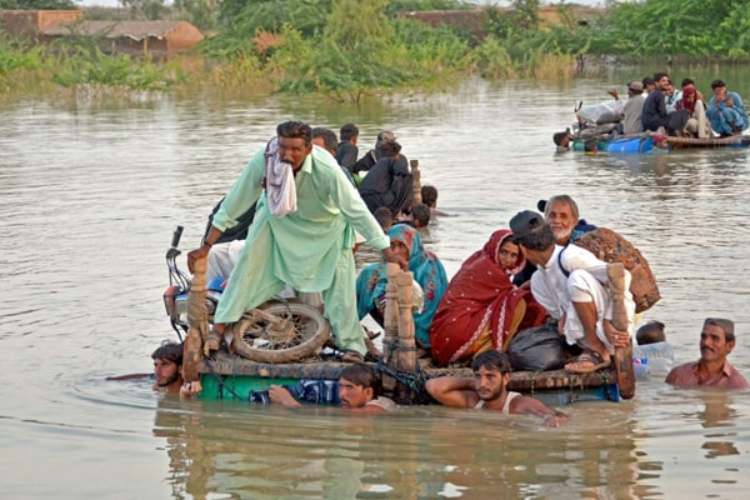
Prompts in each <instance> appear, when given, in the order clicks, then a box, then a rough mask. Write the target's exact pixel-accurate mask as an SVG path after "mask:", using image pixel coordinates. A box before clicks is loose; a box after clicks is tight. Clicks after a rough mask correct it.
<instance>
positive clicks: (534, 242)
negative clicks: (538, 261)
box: [514, 224, 555, 252]
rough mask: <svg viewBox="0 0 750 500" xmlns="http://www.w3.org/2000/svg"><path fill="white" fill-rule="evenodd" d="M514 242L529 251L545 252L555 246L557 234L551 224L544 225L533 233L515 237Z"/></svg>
mask: <svg viewBox="0 0 750 500" xmlns="http://www.w3.org/2000/svg"><path fill="white" fill-rule="evenodd" d="M514 241H515V242H516V243H518V244H519V245H523V246H524V247H526V248H527V249H528V250H534V251H536V252H544V251H545V250H549V248H550V247H553V246H554V245H555V234H554V233H553V232H552V228H551V227H549V224H543V225H542V226H540V227H539V228H537V229H535V230H533V231H529V232H528V233H526V234H523V235H521V236H518V237H515V238H514Z"/></svg>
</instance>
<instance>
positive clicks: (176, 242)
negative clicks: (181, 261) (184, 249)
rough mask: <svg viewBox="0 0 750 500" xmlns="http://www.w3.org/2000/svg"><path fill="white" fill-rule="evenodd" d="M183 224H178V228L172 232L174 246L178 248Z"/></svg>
mask: <svg viewBox="0 0 750 500" xmlns="http://www.w3.org/2000/svg"><path fill="white" fill-rule="evenodd" d="M182 230H183V227H182V226H177V228H176V229H175V230H174V233H172V248H177V245H179V244H180V238H181V237H182Z"/></svg>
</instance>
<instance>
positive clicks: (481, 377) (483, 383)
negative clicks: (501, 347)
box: [425, 350, 568, 427]
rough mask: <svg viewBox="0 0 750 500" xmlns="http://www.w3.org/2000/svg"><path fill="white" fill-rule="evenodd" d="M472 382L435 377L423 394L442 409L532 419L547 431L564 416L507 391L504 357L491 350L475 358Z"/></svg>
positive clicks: (426, 385) (508, 376)
mask: <svg viewBox="0 0 750 500" xmlns="http://www.w3.org/2000/svg"><path fill="white" fill-rule="evenodd" d="M471 369H472V370H473V371H474V377H473V378H465V377H453V376H446V377H438V378H433V379H430V380H428V381H427V383H426V384H425V388H426V389H427V392H428V393H429V394H430V396H432V397H433V398H435V399H436V400H438V401H439V402H440V403H441V404H443V405H445V406H450V407H453V408H475V409H484V410H491V411H496V412H500V413H502V414H503V415H510V414H517V415H536V416H538V417H542V418H543V419H544V423H545V425H547V426H548V427H559V426H560V425H561V424H563V423H564V422H565V421H566V420H567V418H568V417H567V415H565V414H564V413H562V412H559V411H556V410H553V409H552V408H550V407H548V406H547V405H545V404H544V403H542V402H541V401H539V400H538V399H534V398H531V397H528V396H522V395H521V394H520V393H518V392H512V391H508V382H510V373H511V366H510V361H509V360H508V356H507V355H506V354H504V353H500V352H498V351H495V350H489V351H485V352H483V353H481V354H479V355H478V356H477V357H476V358H474V361H473V362H472V364H471Z"/></svg>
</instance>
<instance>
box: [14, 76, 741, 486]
mask: <svg viewBox="0 0 750 500" xmlns="http://www.w3.org/2000/svg"><path fill="white" fill-rule="evenodd" d="M732 71H735V70H732ZM635 74H640V73H633V74H625V73H623V74H613V75H610V76H609V77H608V79H609V80H610V81H612V82H614V81H625V80H626V79H629V78H631V77H633V76H634V75H635ZM732 75H735V73H730V76H732ZM737 75H740V76H748V75H750V73H747V72H746V71H745V72H744V73H743V72H739V73H737ZM680 76H682V75H680ZM701 76H702V77H703V79H704V80H708V79H710V75H709V72H705V73H701V74H699V77H701ZM735 76H736V75H735ZM727 79H729V78H727ZM736 79H737V78H735V80H736ZM742 81H747V79H744V80H742ZM604 87H606V84H605V83H604V82H602V81H600V80H579V81H575V82H573V83H571V84H569V85H556V84H555V85H548V84H531V83H523V82H514V83H507V84H497V85H490V84H487V83H485V82H482V81H476V80H473V81H468V82H465V83H463V84H461V85H460V86H458V87H456V88H454V89H451V90H449V91H445V92H441V93H436V94H431V95H421V94H417V93H414V94H405V95H399V96H395V97H390V98H386V99H383V100H381V101H378V102H377V103H369V104H366V105H364V106H361V107H359V108H356V107H352V106H341V105H337V104H335V103H331V102H328V101H326V100H325V99H322V98H313V97H306V98H290V97H278V98H269V99H264V100H261V101H257V100H256V101H254V100H218V99H215V98H210V97H200V98H199V97H192V98H187V97H183V98H170V97H161V98H156V99H153V98H145V99H143V100H140V101H137V102H135V103H127V104H123V103H98V104H92V103H89V102H83V101H79V102H75V103H60V102H54V101H52V100H46V99H31V98H28V99H18V100H16V101H15V102H10V103H8V102H6V103H4V104H3V105H2V106H1V107H0V232H1V233H2V235H3V237H2V238H0V272H1V274H2V285H3V286H2V288H1V289H0V304H2V306H0V325H1V326H0V353H2V354H0V359H1V360H2V362H1V365H2V368H3V370H2V372H3V379H4V380H3V383H2V384H1V385H0V401H2V403H1V404H0V448H1V449H2V453H0V497H2V498H82V497H90V498H118V499H119V498H167V497H170V496H171V497H175V498H191V497H192V498H279V497H284V498H296V497H321V496H322V497H327V498H353V497H361V498H435V497H441V496H442V497H449V498H451V497H466V498H479V497H492V498H511V497H524V498H537V497H553V496H554V497H557V498H580V497H586V498H630V497H639V498H640V497H667V498H705V497H709V498H747V495H748V491H750V480H749V479H748V477H749V476H750V394H748V393H747V392H745V393H734V394H724V393H715V392H702V391H675V390H673V389H671V388H669V387H667V386H665V385H664V384H663V383H662V380H661V378H653V379H651V380H648V381H645V382H642V383H640V384H639V385H638V394H637V397H636V398H635V399H634V400H633V401H629V402H625V403H621V404H613V403H581V404H576V405H572V406H569V407H567V408H565V411H567V412H568V413H569V414H570V415H571V422H570V424H569V425H567V426H566V427H564V428H562V429H545V428H543V427H542V426H541V423H540V422H539V421H538V420H535V419H533V418H522V417H513V418H504V417H501V416H497V415H489V414H486V413H478V412H476V413H475V412H461V411H453V410H448V409H444V408H438V407H429V408H426V407H422V408H404V409H401V410H400V411H398V412H397V413H396V414H395V415H392V416H390V415H389V416H385V417H376V418H359V417H352V416H347V415H345V414H343V413H342V412H341V411H338V410H337V409H330V408H305V409H304V410H298V411H288V410H286V409H279V408H257V407H256V408H250V407H248V406H247V405H244V404H239V403H220V402H200V401H191V402H180V401H178V400H175V399H173V398H169V397H166V398H162V397H157V396H156V395H154V393H153V392H152V391H151V389H150V387H149V384H148V383H144V382H138V381H135V382H119V383H114V382H105V381H104V377H105V376H107V375H113V374H122V373H130V372H138V371H148V370H149V369H150V359H149V354H150V352H151V351H152V350H153V349H154V348H155V346H156V345H158V343H159V342H160V341H161V340H163V339H165V338H171V337H172V334H171V333H170V330H169V326H168V324H167V320H166V317H165V315H164V311H163V307H162V304H161V293H162V290H163V288H164V286H165V283H166V280H167V274H166V269H165V266H164V261H163V255H164V251H165V250H166V248H167V246H168V244H169V240H170V237H171V232H172V230H173V228H174V226H175V225H177V224H183V225H185V227H186V229H185V234H184V236H183V247H189V246H191V245H192V244H195V243H197V242H198V240H199V238H200V235H201V231H202V229H203V225H204V221H205V216H206V214H207V213H208V211H209V210H210V208H211V207H212V206H213V204H214V203H215V202H216V201H217V200H218V199H219V197H220V196H221V194H222V193H223V192H224V191H225V190H226V189H227V188H228V187H229V186H230V185H231V184H232V182H233V181H234V179H235V178H236V176H237V175H238V174H239V172H240V170H241V169H242V167H243V165H244V164H245V162H246V161H247V159H248V157H249V156H250V155H251V154H252V153H253V152H254V151H256V150H257V149H258V148H259V147H260V146H261V145H262V144H263V143H264V141H265V140H266V139H267V138H268V137H269V136H270V135H271V134H272V133H273V130H274V126H275V124H276V123H278V122H280V121H282V120H284V119H287V118H289V117H300V118H304V119H306V120H309V121H310V122H311V123H314V124H319V125H329V126H333V127H338V126H340V125H341V124H342V123H344V122H346V121H354V122H356V123H358V124H359V125H360V128H361V130H362V135H361V144H362V148H363V149H364V148H366V147H367V146H369V145H370V144H371V143H372V142H373V140H374V136H375V134H376V133H377V131H378V130H379V129H381V128H392V129H394V130H395V131H396V133H397V135H398V136H399V137H400V138H401V141H402V143H403V145H404V153H405V154H406V155H407V156H408V157H409V158H417V159H419V160H420V162H421V164H422V167H423V179H424V181H425V182H426V183H430V184H434V185H436V186H438V188H439V189H440V198H439V205H440V207H441V208H442V209H443V210H444V211H446V212H449V213H450V214H451V215H452V216H451V217H445V218H442V219H440V220H439V221H438V222H437V223H436V224H434V225H433V226H432V227H431V229H430V231H431V240H432V243H431V245H430V246H431V248H432V249H433V250H434V251H436V252H437V254H438V255H439V256H440V257H441V258H442V259H443V261H444V263H445V265H446V268H447V270H448V272H449V274H453V273H454V272H455V271H456V270H457V269H458V267H459V265H460V263H461V261H462V260H463V259H465V258H466V257H468V256H469V255H470V254H471V253H472V252H473V251H475V250H476V249H478V248H480V247H481V245H483V243H484V242H485V240H486V238H487V237H488V236H489V234H490V233H491V232H492V231H493V230H494V229H496V228H499V227H502V226H504V225H505V224H507V221H508V219H509V218H510V217H511V216H512V215H513V214H514V213H515V212H516V211H518V210H520V209H523V208H533V207H534V205H535V204H536V201H537V200H538V199H539V198H542V197H548V196H550V195H554V194H559V193H568V194H571V195H572V196H574V197H575V198H576V199H577V200H578V202H579V204H580V205H581V209H582V213H583V216H584V217H585V218H586V219H587V220H589V221H590V222H592V223H595V224H599V225H604V226H607V227H611V228H615V229H617V230H619V231H621V232H622V233H623V234H624V235H626V236H627V237H628V238H630V239H631V240H632V241H634V242H636V243H637V245H638V246H639V247H640V248H641V250H642V251H643V253H644V255H646V256H647V257H648V259H649V260H650V262H651V264H652V266H653V269H654V271H655V273H656V276H657V278H658V279H659V283H660V286H661V290H662V294H663V296H664V299H663V300H662V302H661V303H659V304H658V305H657V306H656V307H654V308H653V309H652V310H650V311H648V312H647V313H646V314H645V315H644V317H643V320H647V319H658V320H661V321H663V322H665V323H666V324H667V325H668V326H667V332H668V337H669V339H670V341H671V342H672V343H673V345H674V348H675V355H676V358H677V360H678V361H687V360H692V359H694V358H696V357H697V355H698V346H697V343H698V334H699V330H700V327H701V322H702V319H703V318H704V317H705V316H709V315H711V316H726V317H730V318H733V319H734V320H735V321H736V325H737V332H738V342H737V347H736V349H735V352H734V353H733V354H732V356H731V359H732V361H733V363H734V364H735V366H737V367H738V368H739V369H740V370H742V371H744V372H745V374H746V375H750V340H748V338H749V336H748V330H750V309H748V299H749V298H750V288H749V287H748V282H750V270H748V269H749V266H748V255H749V254H748V249H747V244H748V241H749V240H750V238H748V236H750V233H749V230H748V226H747V218H748V214H749V213H750V209H748V201H747V199H748V198H747V194H748V183H749V182H750V168H748V151H746V150H721V151H719V150H716V151H694V152H680V153H676V154H671V155H667V156H659V157H635V156H634V157H621V158H617V157H608V156H603V155H600V156H585V155H578V154H572V153H568V154H555V152H554V150H553V148H552V147H551V146H552V143H551V134H552V133H553V132H554V131H556V130H559V129H561V128H562V127H563V126H564V125H565V124H568V123H569V122H570V121H571V110H572V107H573V103H574V101H576V100H577V99H580V98H582V99H584V100H585V101H587V102H595V101H597V100H600V99H601V100H603V98H604V97H606V96H604V94H603V91H602V89H603V88H604ZM739 88H740V90H741V91H743V92H744V95H746V96H748V97H749V98H750V87H749V86H747V85H745V86H744V87H742V86H739Z"/></svg>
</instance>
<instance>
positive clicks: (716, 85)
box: [711, 80, 727, 90]
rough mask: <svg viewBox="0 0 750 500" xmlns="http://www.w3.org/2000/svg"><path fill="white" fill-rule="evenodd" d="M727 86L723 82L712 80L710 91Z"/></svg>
mask: <svg viewBox="0 0 750 500" xmlns="http://www.w3.org/2000/svg"><path fill="white" fill-rule="evenodd" d="M726 86H727V84H726V83H724V80H714V81H713V82H711V90H713V89H715V88H717V87H726Z"/></svg>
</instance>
